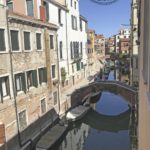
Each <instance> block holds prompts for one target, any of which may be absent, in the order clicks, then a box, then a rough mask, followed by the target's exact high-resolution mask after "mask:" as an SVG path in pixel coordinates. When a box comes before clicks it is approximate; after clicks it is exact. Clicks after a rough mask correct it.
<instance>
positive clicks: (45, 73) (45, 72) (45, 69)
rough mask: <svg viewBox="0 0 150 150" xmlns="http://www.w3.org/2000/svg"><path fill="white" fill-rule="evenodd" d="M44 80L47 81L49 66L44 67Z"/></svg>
mask: <svg viewBox="0 0 150 150" xmlns="http://www.w3.org/2000/svg"><path fill="white" fill-rule="evenodd" d="M43 77H44V82H47V68H44V69H43Z"/></svg>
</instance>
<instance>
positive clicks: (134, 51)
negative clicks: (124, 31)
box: [130, 0, 139, 86]
mask: <svg viewBox="0 0 150 150" xmlns="http://www.w3.org/2000/svg"><path fill="white" fill-rule="evenodd" d="M138 14H139V1H138V0H132V4H131V39H130V41H131V46H130V48H131V51H130V57H131V70H130V84H131V85H132V86H138V83H139V81H138V80H139V76H138V74H139V71H138V66H139V63H138V54H139V46H138V45H139V38H138Z"/></svg>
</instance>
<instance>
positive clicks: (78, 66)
mask: <svg viewBox="0 0 150 150" xmlns="http://www.w3.org/2000/svg"><path fill="white" fill-rule="evenodd" d="M76 65H77V71H79V70H80V62H77V63H76Z"/></svg>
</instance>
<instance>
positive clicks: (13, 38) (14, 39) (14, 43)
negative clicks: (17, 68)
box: [10, 30, 19, 51]
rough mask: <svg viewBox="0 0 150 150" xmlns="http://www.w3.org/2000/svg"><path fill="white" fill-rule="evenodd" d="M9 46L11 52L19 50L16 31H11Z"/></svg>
mask: <svg viewBox="0 0 150 150" xmlns="http://www.w3.org/2000/svg"><path fill="white" fill-rule="evenodd" d="M10 33H11V45H12V50H15V51H18V50H19V39H18V31H13V30H12V31H11V32H10Z"/></svg>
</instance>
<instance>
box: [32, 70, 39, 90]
mask: <svg viewBox="0 0 150 150" xmlns="http://www.w3.org/2000/svg"><path fill="white" fill-rule="evenodd" d="M32 80H33V86H35V87H36V88H37V87H38V82H37V71H36V70H33V71H32Z"/></svg>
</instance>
